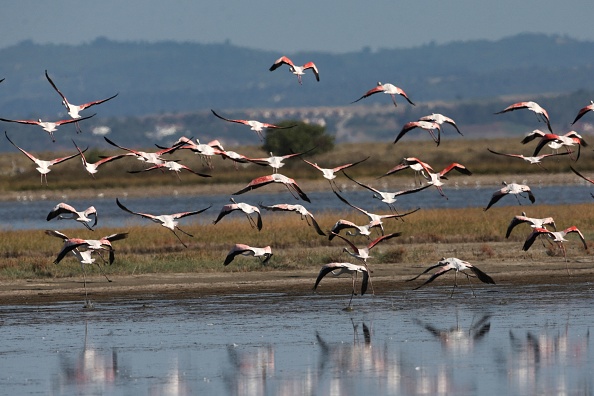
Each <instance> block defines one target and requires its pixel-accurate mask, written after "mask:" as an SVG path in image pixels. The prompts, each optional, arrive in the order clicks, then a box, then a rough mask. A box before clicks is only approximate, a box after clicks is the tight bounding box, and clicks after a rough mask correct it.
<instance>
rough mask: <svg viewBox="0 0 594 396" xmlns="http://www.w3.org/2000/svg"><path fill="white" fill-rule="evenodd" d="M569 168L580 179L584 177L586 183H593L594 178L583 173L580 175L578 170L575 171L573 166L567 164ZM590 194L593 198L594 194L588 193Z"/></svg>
mask: <svg viewBox="0 0 594 396" xmlns="http://www.w3.org/2000/svg"><path fill="white" fill-rule="evenodd" d="M569 168H570V169H571V170H572V172H573V173H575V174H576V175H578V176H579V177H581V178H582V179H584V180H585V181H587V182H588V183H591V184H594V179H590V178H588V177H586V176H584V175H582V174H581V173H580V172H578V171H576V170H575V169H574V168H573V166H571V165H570V166H569ZM590 195H592V198H594V194H590Z"/></svg>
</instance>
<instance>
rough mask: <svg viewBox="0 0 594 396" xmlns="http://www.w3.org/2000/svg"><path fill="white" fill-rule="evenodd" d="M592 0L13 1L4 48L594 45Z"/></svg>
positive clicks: (0, 21) (6, 10)
mask: <svg viewBox="0 0 594 396" xmlns="http://www.w3.org/2000/svg"><path fill="white" fill-rule="evenodd" d="M593 20H594V1H592V0H569V1H567V0H566V1H559V0H541V1H531V0H524V1H518V0H496V1H481V0H450V1H445V0H425V1H423V0H401V1H398V0H370V1H363V0H336V1H324V0H301V1H290V2H289V1H282V0H220V1H212V0H211V1H200V0H185V1H175V0H173V1H164V0H143V1H138V0H96V1H85V0H82V1H81V0H77V1H71V0H52V1H29V0H20V1H7V2H4V4H3V5H2V11H1V12H0V26H2V34H1V35H0V48H4V47H7V46H10V45H13V44H17V43H19V42H21V41H23V40H26V39H31V40H33V41H34V42H36V43H66V44H79V43H84V42H89V41H92V40H93V39H94V38H96V37H100V36H104V37H107V38H109V39H114V40H119V41H130V40H132V41H139V40H143V41H148V42H154V41H162V40H176V41H191V42H199V43H221V42H224V41H226V40H230V42H231V43H232V44H235V45H239V46H247V47H251V48H258V49H266V50H272V51H277V52H279V53H292V52H296V51H300V50H307V51H311V50H313V51H317V50H319V51H333V52H349V51H358V50H360V49H361V48H363V47H365V46H368V47H370V48H372V49H377V48H407V47H414V46H418V45H421V44H425V43H429V42H432V41H433V42H436V43H444V42H451V41H455V40H471V39H490V40H496V39H500V38H502V37H507V36H511V35H514V34H517V33H521V32H539V33H547V34H563V35H568V36H570V37H573V38H576V39H580V40H592V41H594V23H593Z"/></svg>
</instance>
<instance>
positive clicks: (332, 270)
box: [313, 263, 369, 311]
mask: <svg viewBox="0 0 594 396" xmlns="http://www.w3.org/2000/svg"><path fill="white" fill-rule="evenodd" d="M328 274H332V275H333V276H335V277H338V276H340V275H342V274H349V275H351V277H352V278H353V290H352V292H351V299H350V300H349V305H348V307H347V308H346V310H347V311H349V310H351V303H352V302H353V296H354V295H355V294H357V292H356V288H355V285H356V282H357V276H358V274H361V277H362V279H361V295H364V294H365V292H366V291H367V285H368V283H369V271H368V270H367V268H366V267H365V266H363V265H355V264H351V263H329V264H326V265H324V266H322V268H321V269H320V273H319V274H318V277H317V279H316V283H315V284H314V287H313V289H314V290H316V289H317V288H318V285H319V284H320V281H321V280H322V279H323V278H324V277H325V276H326V275H328Z"/></svg>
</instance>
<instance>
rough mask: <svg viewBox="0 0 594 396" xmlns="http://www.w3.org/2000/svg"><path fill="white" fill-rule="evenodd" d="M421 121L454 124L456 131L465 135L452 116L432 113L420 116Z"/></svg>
mask: <svg viewBox="0 0 594 396" xmlns="http://www.w3.org/2000/svg"><path fill="white" fill-rule="evenodd" d="M419 121H430V122H435V123H437V124H439V125H443V124H444V123H445V124H450V125H451V126H453V127H454V128H455V129H456V131H457V132H458V133H459V134H460V135H462V136H464V135H463V134H462V132H460V129H458V125H456V122H455V121H454V120H453V119H451V118H450V117H446V116H444V115H443V114H439V113H432V114H429V115H426V116H424V117H421V118H419Z"/></svg>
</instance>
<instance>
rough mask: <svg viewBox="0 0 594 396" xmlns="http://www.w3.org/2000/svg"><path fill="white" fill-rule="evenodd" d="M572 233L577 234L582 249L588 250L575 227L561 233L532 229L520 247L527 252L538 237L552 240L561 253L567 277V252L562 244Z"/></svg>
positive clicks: (581, 235) (582, 237) (580, 233)
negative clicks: (582, 246) (543, 236)
mask: <svg viewBox="0 0 594 396" xmlns="http://www.w3.org/2000/svg"><path fill="white" fill-rule="evenodd" d="M572 232H575V233H576V234H578V236H579V237H580V240H581V241H582V244H583V245H584V249H586V250H588V245H587V244H586V239H585V238H584V235H583V234H582V232H581V231H580V230H579V229H578V228H577V227H576V226H571V227H568V228H566V229H564V230H562V231H550V230H547V229H546V228H538V227H537V228H534V229H533V230H532V232H531V233H530V235H528V238H526V241H525V242H524V246H523V247H522V250H524V251H527V250H528V249H530V246H532V244H533V243H534V241H535V240H536V238H537V237H538V236H539V235H546V236H548V237H549V238H551V239H552V240H553V242H556V243H557V246H558V248H559V249H560V250H561V251H562V252H563V258H564V259H565V266H566V268H567V275H569V265H568V264H567V251H566V249H565V245H564V244H563V242H567V239H565V236H566V235H567V234H570V233H572Z"/></svg>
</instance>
